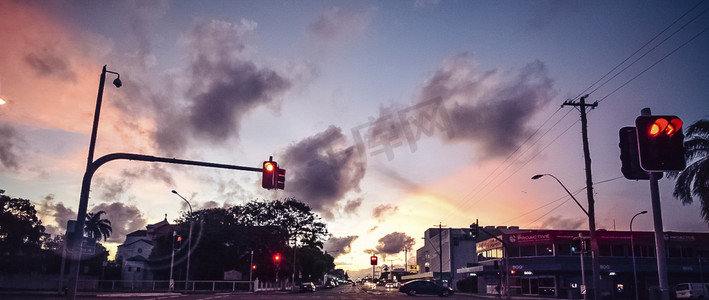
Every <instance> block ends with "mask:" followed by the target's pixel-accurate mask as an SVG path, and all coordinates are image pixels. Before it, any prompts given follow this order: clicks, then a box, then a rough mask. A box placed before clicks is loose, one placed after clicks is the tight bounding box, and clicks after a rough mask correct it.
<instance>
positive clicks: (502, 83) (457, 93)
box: [419, 54, 554, 158]
mask: <svg viewBox="0 0 709 300" xmlns="http://www.w3.org/2000/svg"><path fill="white" fill-rule="evenodd" d="M552 85H553V81H552V80H551V78H550V77H549V76H548V71H547V68H546V66H545V65H544V63H542V62H540V61H534V62H532V63H529V64H527V65H525V66H524V67H522V68H520V69H518V70H511V71H498V70H491V71H485V70H480V67H479V66H478V65H477V64H476V63H475V62H474V61H473V59H472V58H471V57H470V56H469V55H465V54H464V55H458V56H456V57H454V58H452V59H449V60H448V61H446V62H445V63H444V65H443V66H442V67H441V68H440V69H439V70H438V71H437V72H436V73H435V74H434V75H433V77H432V78H431V79H430V80H429V82H428V84H427V85H426V86H425V87H424V88H423V90H422V95H421V99H420V102H419V103H423V102H426V101H430V100H431V99H438V98H440V99H442V100H443V104H444V105H445V110H446V112H447V116H449V120H450V124H448V125H449V126H450V127H451V128H452V130H453V133H454V134H453V135H449V136H446V135H440V136H441V137H443V139H444V140H446V141H468V142H473V143H474V144H475V145H476V146H477V148H478V149H479V150H480V154H481V157H482V158H487V157H495V156H501V155H506V154H509V153H510V152H512V151H514V150H515V149H516V148H517V147H518V146H519V145H520V144H521V143H522V142H523V141H524V140H525V139H526V138H527V137H528V136H529V135H530V134H531V130H530V128H528V126H527V122H528V121H529V120H530V118H531V117H532V116H533V115H534V114H535V113H536V112H537V111H538V110H539V109H541V108H542V107H543V106H544V105H545V104H546V103H548V102H549V101H550V100H552V97H553V95H554V91H553V89H552ZM501 137H504V138H501Z"/></svg>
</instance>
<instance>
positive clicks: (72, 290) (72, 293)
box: [67, 153, 263, 300]
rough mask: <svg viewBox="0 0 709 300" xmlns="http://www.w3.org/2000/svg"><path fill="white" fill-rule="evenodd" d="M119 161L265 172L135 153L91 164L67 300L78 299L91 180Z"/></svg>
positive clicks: (81, 199) (110, 156) (84, 183)
mask: <svg viewBox="0 0 709 300" xmlns="http://www.w3.org/2000/svg"><path fill="white" fill-rule="evenodd" d="M118 159H126V160H136V161H147V162H164V163H171V164H180V165H192V166H202V167H210V168H221V169H232V170H242V171H252V172H263V169H261V168H252V167H243V166H235V165H227V164H217V163H209V162H203V161H193V160H184V159H176V158H165V157H157V156H150V155H141V154H133V153H112V154H107V155H104V156H102V157H100V158H99V159H97V160H95V161H93V162H91V163H89V165H88V166H87V168H86V172H85V173H84V178H83V179H82V182H81V194H80V196H79V209H78V213H77V216H76V224H75V225H74V226H75V228H77V230H75V231H74V236H75V238H74V239H73V242H72V243H71V245H69V247H70V249H71V251H70V253H72V261H71V269H70V270H71V271H70V275H69V276H70V277H69V288H68V291H67V299H69V300H74V299H76V288H77V284H78V281H79V263H80V258H81V248H80V247H81V240H82V236H83V230H81V228H84V223H85V221H86V211H87V208H88V205H89V192H90V188H91V179H92V178H93V176H94V173H96V171H97V170H98V168H99V167H101V166H102V165H104V164H105V163H108V162H110V161H113V160H118Z"/></svg>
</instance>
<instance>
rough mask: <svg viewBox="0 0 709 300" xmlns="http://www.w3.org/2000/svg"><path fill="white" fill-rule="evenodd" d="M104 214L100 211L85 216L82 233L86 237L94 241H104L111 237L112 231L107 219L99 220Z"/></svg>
mask: <svg viewBox="0 0 709 300" xmlns="http://www.w3.org/2000/svg"><path fill="white" fill-rule="evenodd" d="M105 213H106V212H105V211H103V210H101V211H98V212H97V213H88V214H86V226H85V227H84V232H85V233H86V235H87V237H88V238H90V239H93V240H95V241H100V240H101V239H103V240H104V241H105V240H106V239H108V237H109V236H111V232H112V231H113V229H112V228H111V221H109V220H108V219H101V215H102V214H105Z"/></svg>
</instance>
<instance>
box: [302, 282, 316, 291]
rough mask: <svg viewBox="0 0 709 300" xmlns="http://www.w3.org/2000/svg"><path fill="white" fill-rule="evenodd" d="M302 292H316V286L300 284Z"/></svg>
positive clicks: (306, 283) (309, 283)
mask: <svg viewBox="0 0 709 300" xmlns="http://www.w3.org/2000/svg"><path fill="white" fill-rule="evenodd" d="M300 291H301V292H314V291H315V284H314V283H312V282H303V283H301V284H300Z"/></svg>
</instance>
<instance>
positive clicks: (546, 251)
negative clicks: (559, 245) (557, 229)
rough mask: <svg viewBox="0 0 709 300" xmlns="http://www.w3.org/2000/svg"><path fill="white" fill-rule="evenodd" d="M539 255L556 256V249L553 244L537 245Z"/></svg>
mask: <svg viewBox="0 0 709 300" xmlns="http://www.w3.org/2000/svg"><path fill="white" fill-rule="evenodd" d="M537 255H538V256H547V255H554V247H553V246H552V245H551V244H541V245H537Z"/></svg>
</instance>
